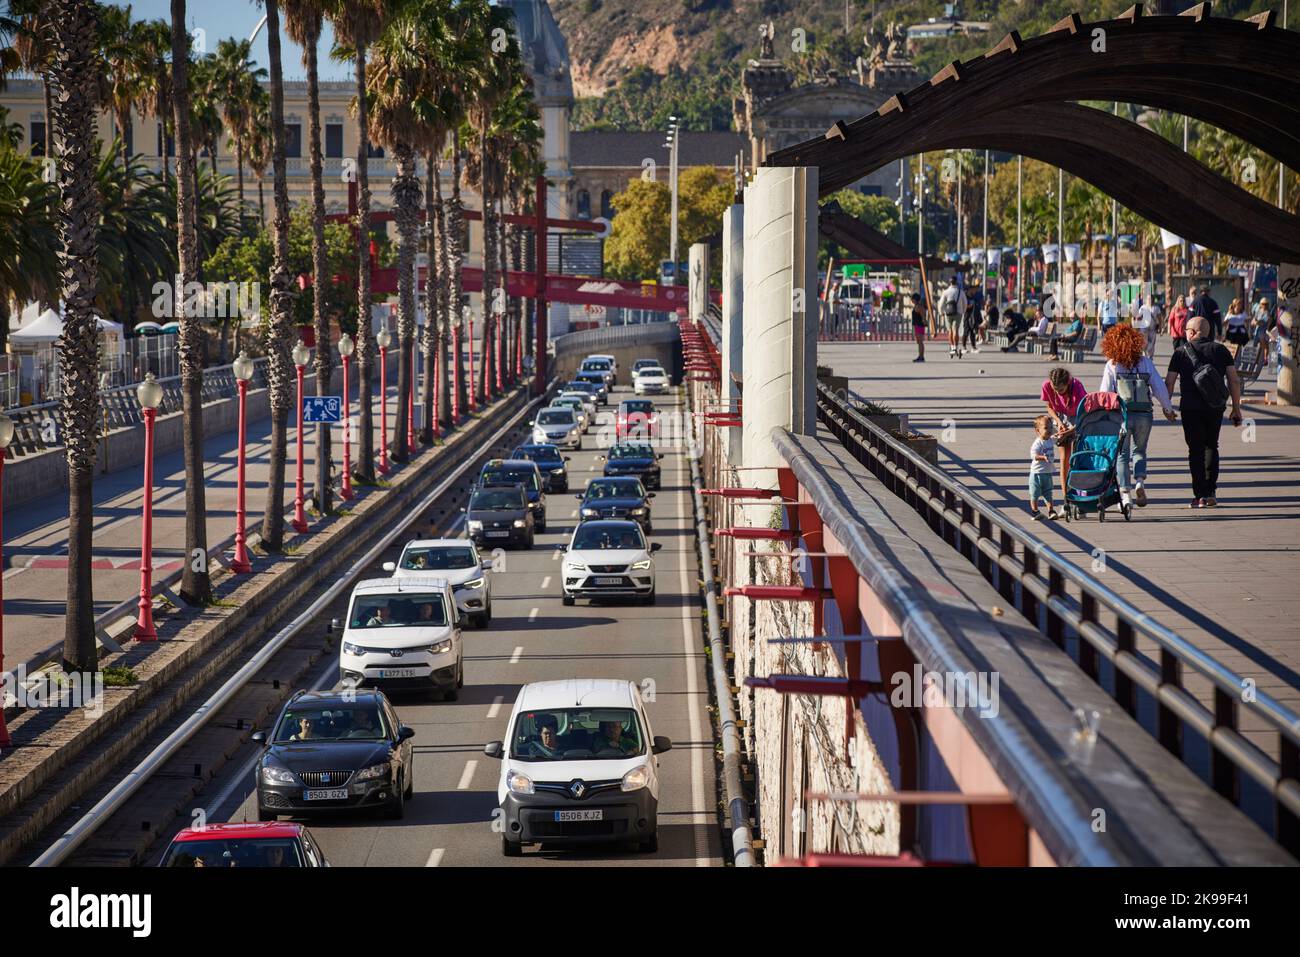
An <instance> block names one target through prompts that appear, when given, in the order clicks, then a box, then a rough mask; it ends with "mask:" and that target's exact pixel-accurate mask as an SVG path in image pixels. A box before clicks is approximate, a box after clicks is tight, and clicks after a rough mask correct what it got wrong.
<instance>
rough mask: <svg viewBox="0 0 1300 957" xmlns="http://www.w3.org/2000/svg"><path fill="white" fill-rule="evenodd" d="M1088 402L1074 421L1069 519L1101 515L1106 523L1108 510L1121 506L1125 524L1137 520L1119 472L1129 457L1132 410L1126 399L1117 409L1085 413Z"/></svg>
mask: <svg viewBox="0 0 1300 957" xmlns="http://www.w3.org/2000/svg"><path fill="white" fill-rule="evenodd" d="M1087 402H1088V400H1087V399H1086V398H1085V399H1083V400H1082V401H1080V402H1079V408H1078V409H1077V410H1076V414H1075V420H1074V452H1073V453H1072V454H1071V455H1070V470H1069V472H1068V473H1067V475H1066V479H1065V519H1066V521H1069V520H1070V519H1071V518H1078V519H1082V518H1083V517H1084V516H1085V515H1091V514H1092V513H1093V512H1096V513H1097V521H1099V522H1104V521H1106V509H1108V508H1112V507H1114V506H1116V505H1118V506H1119V508H1120V512H1121V513H1122V514H1123V516H1124V521H1126V522H1127V521H1129V520H1130V519H1131V518H1132V517H1133V506H1132V505H1130V504H1128V503H1126V502H1123V501H1122V500H1121V498H1120V493H1119V476H1118V475H1117V472H1116V469H1117V465H1118V462H1119V457H1120V456H1121V455H1127V454H1128V410H1127V408H1126V407H1125V405H1124V400H1123V399H1118V407H1117V408H1114V409H1106V408H1096V409H1093V410H1091V411H1085V409H1086V406H1087Z"/></svg>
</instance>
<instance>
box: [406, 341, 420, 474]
mask: <svg viewBox="0 0 1300 957" xmlns="http://www.w3.org/2000/svg"><path fill="white" fill-rule="evenodd" d="M417 355H418V353H417V352H416V351H415V343H414V342H412V343H411V374H410V376H409V377H408V381H409V382H410V384H411V388H410V391H408V392H407V393H406V454H407V455H414V454H415V371H416V369H418V368H419V363H417V362H416V356H417Z"/></svg>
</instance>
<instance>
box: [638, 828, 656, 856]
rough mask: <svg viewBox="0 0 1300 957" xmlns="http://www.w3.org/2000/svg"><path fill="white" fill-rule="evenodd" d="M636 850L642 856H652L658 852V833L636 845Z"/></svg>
mask: <svg viewBox="0 0 1300 957" xmlns="http://www.w3.org/2000/svg"><path fill="white" fill-rule="evenodd" d="M637 850H638V851H640V852H641V853H642V854H654V853H656V852H657V851H658V850H659V832H658V831H655V833H653V834H651V835H650V836H649V837H647V838H646V839H645V840H644V841H641V842H639V843H638V844H637Z"/></svg>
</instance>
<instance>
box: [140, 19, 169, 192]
mask: <svg viewBox="0 0 1300 957" xmlns="http://www.w3.org/2000/svg"><path fill="white" fill-rule="evenodd" d="M131 32H132V40H131V42H132V43H133V44H134V45H135V46H136V47H138V48H139V50H140V56H141V59H142V61H143V62H144V63H145V65H146V66H145V69H144V71H143V72H142V73H141V75H140V100H141V106H142V107H143V109H144V111H145V113H147V114H148V115H150V116H152V117H154V118H155V119H157V121H158V123H159V124H160V125H161V127H162V149H161V150H159V152H161V153H162V175H163V182H164V183H165V182H167V181H168V180H169V179H170V178H171V169H170V165H169V162H168V158H167V142H168V139H169V136H170V133H171V131H172V101H171V90H172V72H171V59H170V58H171V49H172V29H171V25H170V24H169V23H168V22H167V21H166V20H148V21H137V22H136V23H133V24H131Z"/></svg>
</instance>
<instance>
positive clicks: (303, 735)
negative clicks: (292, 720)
mask: <svg viewBox="0 0 1300 957" xmlns="http://www.w3.org/2000/svg"><path fill="white" fill-rule="evenodd" d="M311 731H312V728H311V718H299V719H298V733H297V734H293V735H290V736H289V740H290V741H306V740H307V739H308V738H310V737H311V736H312V734H311Z"/></svg>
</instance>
